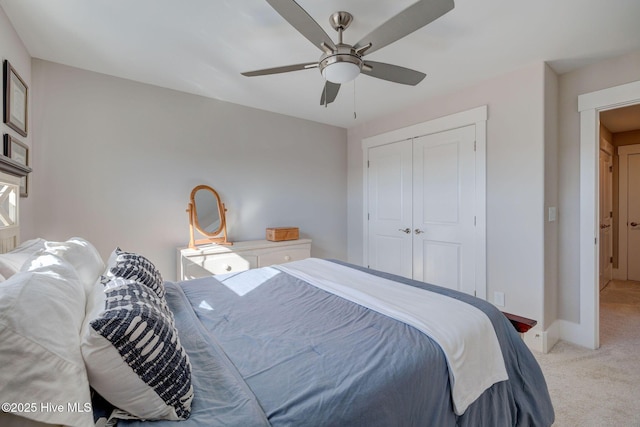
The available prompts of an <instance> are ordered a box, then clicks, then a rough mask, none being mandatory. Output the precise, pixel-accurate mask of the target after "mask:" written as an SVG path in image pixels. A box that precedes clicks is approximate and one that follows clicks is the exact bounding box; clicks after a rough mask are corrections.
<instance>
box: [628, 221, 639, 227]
mask: <svg viewBox="0 0 640 427" xmlns="http://www.w3.org/2000/svg"><path fill="white" fill-rule="evenodd" d="M629 225H630V226H632V227H637V226H638V223H637V222H632V223H631V224H629Z"/></svg>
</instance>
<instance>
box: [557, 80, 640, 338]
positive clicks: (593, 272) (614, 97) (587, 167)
mask: <svg viewBox="0 0 640 427" xmlns="http://www.w3.org/2000/svg"><path fill="white" fill-rule="evenodd" d="M638 103H640V81H636V82H632V83H627V84H624V85H620V86H614V87H611V88H608V89H602V90H598V91H595V92H590V93H586V94H583V95H580V96H578V112H579V113H580V323H577V324H572V323H570V322H566V325H565V328H566V330H565V331H564V332H566V335H567V336H568V337H570V338H571V341H572V342H574V343H576V344H579V345H582V346H584V347H587V348H592V349H597V348H598V347H600V319H599V318H600V292H599V286H598V282H599V277H600V272H599V268H600V267H599V256H600V253H599V244H598V237H599V235H598V232H599V228H598V225H599V224H600V218H599V207H600V205H599V203H600V200H599V194H598V193H599V191H598V190H599V187H598V184H599V182H600V176H599V155H600V112H601V111H605V110H612V109H615V108H620V107H625V106H628V105H633V104H638ZM563 335H564V334H563Z"/></svg>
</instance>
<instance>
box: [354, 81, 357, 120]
mask: <svg viewBox="0 0 640 427" xmlns="http://www.w3.org/2000/svg"><path fill="white" fill-rule="evenodd" d="M357 118H358V116H357V115H356V81H355V80H354V81H353V120H356V119H357Z"/></svg>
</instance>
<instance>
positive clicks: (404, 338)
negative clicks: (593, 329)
mask: <svg viewBox="0 0 640 427" xmlns="http://www.w3.org/2000/svg"><path fill="white" fill-rule="evenodd" d="M351 267H353V268H359V267H355V266H351ZM366 271H368V272H370V273H373V272H372V271H371V270H366ZM375 274H377V275H380V276H384V277H387V278H390V279H392V280H396V281H400V282H403V283H407V284H411V285H414V286H418V287H421V288H423V289H425V290H428V291H431V292H437V293H440V294H444V295H447V296H450V297H452V298H456V299H458V300H461V301H464V302H467V303H469V304H472V305H474V306H475V307H477V308H479V309H480V310H482V311H483V312H485V313H486V314H487V316H488V317H489V319H490V320H491V322H492V324H493V326H494V328H495V330H496V334H497V337H498V341H499V343H500V347H501V349H502V353H503V356H504V360H505V363H506V368H507V373H508V375H509V380H508V381H503V382H500V383H497V384H494V385H493V386H492V387H491V388H489V389H488V390H487V391H485V392H484V394H483V395H482V396H480V398H479V399H478V400H477V401H476V402H475V403H473V404H472V405H471V406H470V407H469V408H468V409H467V410H466V411H465V413H464V414H462V415H461V416H457V415H455V413H454V411H453V407H452V402H451V391H450V384H449V375H448V371H447V364H446V360H445V358H444V354H443V353H442V351H441V349H440V348H439V347H438V345H437V344H436V343H435V342H433V341H432V340H431V339H430V338H428V337H427V336H425V335H424V334H423V333H421V332H419V331H418V330H416V329H415V328H413V327H411V326H408V325H406V324H404V323H401V322H398V321H396V320H393V319H391V318H388V317H386V316H384V315H382V314H379V313H377V312H374V311H372V310H369V309H367V308H364V307H362V306H359V305H357V304H354V303H352V302H350V301H347V300H344V299H342V298H340V297H338V296H335V295H332V294H330V293H327V292H325V291H323V290H320V289H318V288H316V287H314V286H312V285H309V284H307V283H305V282H303V281H301V280H298V279H296V278H293V277H292V276H289V275H287V274H285V273H283V272H280V271H277V270H274V269H271V270H270V271H265V274H264V275H263V278H262V279H261V280H260V281H259V282H258V283H253V284H252V285H251V286H250V287H248V288H247V287H245V288H243V289H240V290H239V289H234V288H233V287H229V286H227V285H225V284H223V283H221V282H220V281H218V280H217V279H216V278H215V277H211V278H203V279H196V280H191V281H188V282H181V283H177V284H174V283H166V287H167V300H168V303H169V306H170V307H171V309H172V311H173V312H174V314H175V318H176V326H177V328H178V330H179V332H180V340H181V342H182V344H183V346H184V347H185V349H186V350H187V352H188V354H189V357H190V360H191V363H192V366H193V385H194V389H195V396H194V400H193V403H192V415H191V418H190V419H188V420H187V421H182V422H180V424H179V425H181V426H185V427H187V426H247V427H250V426H269V425H271V426H274V427H276V426H296V427H302V426H367V427H371V426H491V427H496V426H549V425H551V424H552V423H553V420H554V413H553V408H552V405H551V401H550V398H549V394H548V391H547V387H546V384H545V381H544V377H543V376H542V372H541V371H540V368H539V366H538V364H537V362H536V361H535V359H534V357H533V355H532V354H531V352H530V351H529V350H528V349H527V348H526V346H525V345H524V343H523V342H522V340H521V339H520V337H519V335H518V334H517V333H516V331H515V330H514V329H513V327H512V326H511V324H510V323H509V321H508V320H507V319H506V318H505V317H504V315H503V314H502V313H500V312H499V311H498V310H497V309H495V307H493V306H492V305H491V304H489V303H487V302H485V301H482V300H480V299H477V298H474V297H471V296H469V295H466V294H462V293H459V292H455V291H451V290H448V289H444V288H440V287H437V286H433V285H427V284H424V283H419V282H415V281H412V280H409V279H404V278H400V277H398V276H394V275H389V274H386V273H379V272H376V273H375ZM254 282H255V280H254ZM470 351H473V350H470ZM147 424H148V423H145V422H140V421H126V422H123V421H121V423H120V424H119V425H127V426H137V427H143V426H145V425H147ZM153 425H154V426H156V425H157V426H164V425H166V426H175V425H177V424H175V422H154V423H153Z"/></svg>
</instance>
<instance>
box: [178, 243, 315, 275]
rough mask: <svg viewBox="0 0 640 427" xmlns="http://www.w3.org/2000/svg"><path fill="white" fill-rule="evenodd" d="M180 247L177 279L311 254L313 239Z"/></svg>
mask: <svg viewBox="0 0 640 427" xmlns="http://www.w3.org/2000/svg"><path fill="white" fill-rule="evenodd" d="M177 249H178V270H177V273H178V280H189V279H195V278H199V277H205V276H211V275H214V274H226V273H233V272H240V271H245V270H249V269H252V268H257V267H266V266H269V265H273V264H283V263H285V262H289V261H298V260H301V259H305V258H309V257H310V256H311V239H299V240H289V241H278V242H272V241H268V240H252V241H239V242H233V244H232V245H216V244H210V245H203V246H199V247H197V248H184V247H183V248H177Z"/></svg>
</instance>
